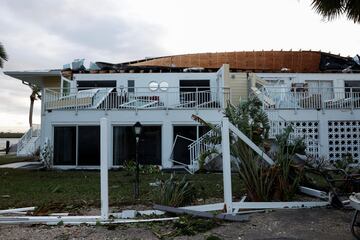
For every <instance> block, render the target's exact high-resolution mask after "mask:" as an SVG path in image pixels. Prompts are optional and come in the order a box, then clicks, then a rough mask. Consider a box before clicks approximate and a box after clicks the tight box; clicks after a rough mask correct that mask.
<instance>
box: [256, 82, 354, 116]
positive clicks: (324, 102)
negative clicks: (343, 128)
mask: <svg viewBox="0 0 360 240" xmlns="http://www.w3.org/2000/svg"><path fill="white" fill-rule="evenodd" d="M253 92H254V93H255V94H256V95H257V96H258V97H259V98H260V99H261V101H262V102H263V107H264V109H265V110H332V109H337V110H339V109H350V110H353V109H360V88H345V87H342V88H321V89H320V88H319V89H314V88H312V89H304V88H301V89H300V88H299V89H297V88H291V87H264V88H262V89H261V90H257V91H256V90H254V89H253Z"/></svg>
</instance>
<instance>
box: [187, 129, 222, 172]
mask: <svg viewBox="0 0 360 240" xmlns="http://www.w3.org/2000/svg"><path fill="white" fill-rule="evenodd" d="M215 129H220V124H219V125H216V126H215ZM215 134H216V132H215V131H214V129H211V130H210V131H208V132H207V133H205V134H204V135H202V136H201V137H199V138H198V139H197V140H196V141H194V142H192V143H191V144H189V146H188V149H189V154H190V165H191V166H193V172H195V171H196V170H198V169H196V168H197V167H198V160H199V158H200V156H201V154H202V153H204V152H205V151H207V150H209V149H210V148H212V147H214V144H208V143H206V139H208V138H209V137H212V136H215Z"/></svg>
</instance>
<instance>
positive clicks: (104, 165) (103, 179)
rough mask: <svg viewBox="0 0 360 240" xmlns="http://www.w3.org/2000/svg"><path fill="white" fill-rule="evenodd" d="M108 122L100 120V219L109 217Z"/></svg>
mask: <svg viewBox="0 0 360 240" xmlns="http://www.w3.org/2000/svg"><path fill="white" fill-rule="evenodd" d="M107 147H108V120H107V118H101V119H100V152H101V154H100V192H101V218H102V219H104V220H107V219H108V217H109V188H108V158H109V156H108V150H107Z"/></svg>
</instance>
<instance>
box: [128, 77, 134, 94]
mask: <svg viewBox="0 0 360 240" xmlns="http://www.w3.org/2000/svg"><path fill="white" fill-rule="evenodd" d="M128 92H129V93H133V92H135V81H134V80H128Z"/></svg>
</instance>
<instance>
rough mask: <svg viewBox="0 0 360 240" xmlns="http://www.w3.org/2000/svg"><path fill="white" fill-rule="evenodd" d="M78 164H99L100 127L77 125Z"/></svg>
mask: <svg viewBox="0 0 360 240" xmlns="http://www.w3.org/2000/svg"><path fill="white" fill-rule="evenodd" d="M78 134H79V136H78V165H86V166H92V165H96V166H97V165H100V127H99V126H79V127H78Z"/></svg>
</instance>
